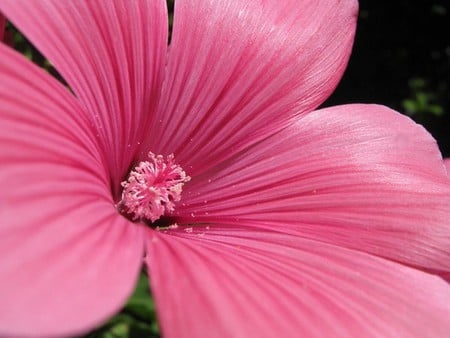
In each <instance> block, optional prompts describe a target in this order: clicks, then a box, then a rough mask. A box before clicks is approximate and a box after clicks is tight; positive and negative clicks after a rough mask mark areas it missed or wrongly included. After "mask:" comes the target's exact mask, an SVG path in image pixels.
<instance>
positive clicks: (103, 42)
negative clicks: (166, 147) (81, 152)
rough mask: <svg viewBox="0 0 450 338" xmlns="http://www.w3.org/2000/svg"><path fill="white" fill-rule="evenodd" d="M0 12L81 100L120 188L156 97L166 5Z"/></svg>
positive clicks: (10, 2)
mask: <svg viewBox="0 0 450 338" xmlns="http://www.w3.org/2000/svg"><path fill="white" fill-rule="evenodd" d="M0 9H1V10H3V11H4V13H5V14H6V16H7V17H8V19H10V20H11V21H12V22H14V24H15V25H16V26H17V27H18V28H19V29H20V30H21V31H22V32H23V33H24V34H25V35H26V36H27V37H28V38H29V39H30V40H31V42H32V43H33V44H34V45H35V46H36V47H37V48H38V49H39V50H40V51H41V52H42V53H43V54H44V55H45V56H46V57H48V59H49V60H50V61H51V62H52V63H53V64H54V66H55V68H56V69H57V70H58V71H59V72H60V74H61V75H62V76H63V77H64V79H65V80H66V81H67V83H68V84H69V86H70V87H71V89H72V90H73V91H74V93H75V94H76V96H77V97H78V98H79V99H80V101H81V102H82V105H83V107H84V108H85V110H86V111H87V112H88V114H89V117H90V119H91V120H92V122H93V123H94V124H95V125H96V129H97V133H98V135H99V137H100V138H101V140H102V146H103V147H104V149H105V152H107V153H108V154H109V158H108V168H109V170H110V171H111V173H110V175H111V177H112V180H113V181H114V182H115V183H116V186H119V184H118V183H119V182H120V181H121V180H122V179H123V176H124V175H125V173H126V171H127V170H128V166H129V164H130V162H131V161H132V159H133V158H134V157H135V156H136V152H137V151H138V150H139V148H140V147H139V144H140V141H141V137H142V133H143V132H144V130H145V129H146V120H147V119H148V117H149V115H150V114H151V112H152V111H153V110H154V107H155V105H156V101H157V99H158V96H159V92H160V86H161V82H162V78H163V73H164V64H165V59H166V48H167V31H168V26H167V25H168V24H167V8H166V2H165V1H164V0H144V1H142V0H127V1H123V0H110V1H87V0H79V1H60V0H48V1H27V0H25V1H24V0H2V1H0ZM116 193H117V192H116Z"/></svg>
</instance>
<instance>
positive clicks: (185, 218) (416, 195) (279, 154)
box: [176, 105, 450, 272]
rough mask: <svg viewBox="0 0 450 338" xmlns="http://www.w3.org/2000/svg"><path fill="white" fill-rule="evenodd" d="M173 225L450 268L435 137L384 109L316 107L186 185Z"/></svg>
mask: <svg viewBox="0 0 450 338" xmlns="http://www.w3.org/2000/svg"><path fill="white" fill-rule="evenodd" d="M182 202H183V203H182V204H180V205H179V207H178V208H177V210H176V211H177V213H178V216H179V217H180V219H179V222H180V223H183V224H185V223H192V222H196V223H205V222H206V223H208V222H213V223H215V222H221V221H225V220H226V221H227V222H231V223H235V224H236V225H240V224H242V223H244V224H254V225H255V226H257V227H267V228H270V229H277V230H278V231H282V232H286V233H291V234H295V235H297V236H301V237H305V238H311V239H314V240H320V241H325V242H328V243H332V244H337V245H340V246H344V247H348V248H353V249H357V250H361V251H364V252H368V253H371V254H374V255H378V256H382V257H386V258H389V259H392V260H395V261H400V262H404V263H405V264H409V265H414V266H417V267H420V268H423V269H430V270H433V271H441V272H445V271H447V272H449V271H450V223H449V221H448V220H449V219H450V185H449V184H448V178H447V176H446V171H445V168H444V167H443V165H442V159H441V155H440V153H439V150H438V148H437V146H436V142H435V141H434V140H433V139H432V137H431V136H430V135H429V134H428V133H427V132H426V131H425V130H424V129H423V128H422V127H421V126H418V125H416V124H415V123H413V122H412V121H411V120H410V119H409V118H407V117H404V116H402V115H400V114H398V113H396V112H394V111H392V110H390V109H388V108H385V107H381V106H375V105H347V106H340V107H334V108H327V109H323V110H319V111H315V112H313V113H311V114H308V115H306V116H303V117H302V118H300V119H299V120H298V121H297V123H295V124H294V125H292V126H290V127H289V128H287V129H285V130H283V131H282V132H280V133H278V134H277V135H274V136H273V137H271V138H268V139H266V140H264V141H263V142H261V143H259V144H258V145H256V146H254V147H252V148H250V149H249V150H248V151H246V152H243V153H242V154H240V155H237V156H235V157H234V158H231V159H230V160H229V161H227V162H225V163H223V164H222V165H221V166H218V167H217V168H214V169H211V170H210V171H209V172H207V173H205V174H204V175H203V176H201V177H193V178H192V181H191V182H189V183H188V184H187V185H186V186H185V190H184V192H183V199H182Z"/></svg>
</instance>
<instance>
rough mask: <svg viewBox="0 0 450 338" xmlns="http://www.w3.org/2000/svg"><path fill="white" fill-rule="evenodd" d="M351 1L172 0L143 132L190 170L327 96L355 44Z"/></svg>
mask: <svg viewBox="0 0 450 338" xmlns="http://www.w3.org/2000/svg"><path fill="white" fill-rule="evenodd" d="M356 17H357V1H354V0H345V1H340V0H332V1H329V0H326V1H325V0H324V1H317V0H300V1H299V0H288V1H282V2H280V1H278V0H261V1H248V0H208V1H197V0H177V1H176V2H175V15H174V28H173V37H172V41H171V46H170V51H169V59H168V68H167V75H166V81H165V82H164V85H163V93H162V98H161V102H160V105H159V109H158V112H157V114H158V115H156V116H155V119H154V121H153V125H152V131H151V132H150V133H149V138H151V139H150V140H149V144H150V148H151V149H154V152H156V153H163V154H164V153H167V154H169V153H174V154H175V156H176V158H177V159H178V161H179V162H180V163H181V164H183V165H184V167H185V168H186V169H189V170H190V171H189V174H190V175H196V174H198V173H200V172H202V171H204V170H206V169H207V168H208V167H209V166H212V165H214V164H216V163H218V162H220V161H223V160H225V159H226V158H228V157H230V156H231V155H233V154H235V153H236V152H238V151H239V150H241V149H243V148H245V147H247V146H248V145H249V144H252V143H256V142H257V141H259V140H261V139H262V138H265V137H267V136H269V135H270V134H273V133H274V132H276V131H277V130H279V129H281V128H283V127H284V126H286V125H288V124H289V123H290V121H291V120H292V119H293V118H294V117H295V116H298V115H301V114H303V113H305V112H309V111H311V110H312V109H313V108H315V107H317V106H318V105H319V104H320V103H321V102H323V101H324V100H325V99H326V98H327V97H328V95H329V94H330V93H331V92H332V90H333V89H334V88H335V86H336V84H337V82H338V80H339V79H340V78H341V76H342V73H343V71H344V68H345V66H346V64H347V60H348V57H349V54H350V51H351V47H352V43H353V36H354V31H355V23H356Z"/></svg>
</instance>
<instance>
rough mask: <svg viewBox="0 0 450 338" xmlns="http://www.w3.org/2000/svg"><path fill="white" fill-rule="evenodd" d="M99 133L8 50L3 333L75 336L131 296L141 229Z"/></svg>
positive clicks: (2, 159)
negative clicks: (110, 173) (115, 197)
mask: <svg viewBox="0 0 450 338" xmlns="http://www.w3.org/2000/svg"><path fill="white" fill-rule="evenodd" d="M33 3H34V2H33ZM30 4H31V3H30ZM94 135H95V133H94V132H93V130H92V127H91V125H90V123H89V121H87V119H86V118H85V114H84V113H83V111H82V109H81V108H80V107H79V106H78V105H77V102H76V100H75V99H74V98H73V97H72V95H71V94H70V92H69V91H68V90H66V89H65V88H64V87H63V86H61V85H60V84H59V83H57V82H56V81H55V80H54V79H52V78H51V77H50V76H48V75H47V74H46V73H44V72H43V71H42V70H40V69H38V68H37V67H35V66H34V65H32V64H31V63H30V62H29V61H28V60H26V59H24V58H23V57H22V56H20V55H18V54H16V53H15V52H13V51H12V50H10V49H9V48H7V47H5V46H3V45H0V185H1V186H2V193H1V195H0V220H1V222H0V256H1V263H0V280H1V288H0V299H1V306H0V336H2V337H5V336H8V337H9V336H14V337H16V336H27V337H28V336H38V337H52V336H56V335H57V336H60V335H70V336H74V335H76V334H79V333H81V332H83V331H85V330H88V329H90V328H92V327H93V326H95V325H98V324H99V323H101V322H102V321H103V320H105V319H106V318H108V317H109V316H110V315H111V314H113V313H114V312H116V311H117V310H118V309H120V307H121V306H122V305H123V303H124V302H125V300H126V298H127V297H128V296H129V294H130V293H131V292H132V290H133V285H134V283H135V281H136V278H137V276H138V273H139V269H140V266H141V264H142V254H143V244H142V243H143V239H142V229H141V228H139V227H135V226H130V224H129V222H128V221H127V220H125V219H124V218H122V217H121V216H119V215H118V214H117V212H116V210H115V208H114V203H113V201H112V196H111V192H110V186H109V180H108V177H107V173H106V172H105V169H104V166H103V163H102V154H101V153H100V152H99V151H98V147H97V144H96V141H95V137H94Z"/></svg>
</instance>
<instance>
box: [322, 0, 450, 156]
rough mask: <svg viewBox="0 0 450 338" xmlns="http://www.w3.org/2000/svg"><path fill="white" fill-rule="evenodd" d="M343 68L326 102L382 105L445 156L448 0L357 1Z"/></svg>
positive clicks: (449, 102) (449, 140) (449, 121)
mask: <svg viewBox="0 0 450 338" xmlns="http://www.w3.org/2000/svg"><path fill="white" fill-rule="evenodd" d="M359 3H360V13H359V20H358V27H357V32H356V40H355V44H354V47H353V53H352V56H351V58H350V63H349V66H348V69H347V71H346V73H345V75H344V78H343V79H342V81H341V83H340V85H339V87H338V88H337V90H336V91H335V93H334V94H333V95H332V96H331V97H330V99H329V100H328V101H327V102H326V103H325V105H326V106H328V105H335V104H344V103H353V102H362V103H379V104H384V105H387V106H389V107H391V108H393V109H395V110H397V111H399V112H402V113H404V114H406V115H409V116H410V117H411V118H413V119H414V120H415V121H417V122H418V123H420V124H422V125H424V126H425V128H426V129H427V130H428V131H429V132H430V133H431V134H432V135H433V136H434V138H436V140H437V141H438V144H439V147H440V149H441V151H442V153H443V155H444V156H445V157H450V34H449V32H450V13H449V12H450V0H415V1H410V0H395V1H386V0H385V1H374V0H360V1H359Z"/></svg>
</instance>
